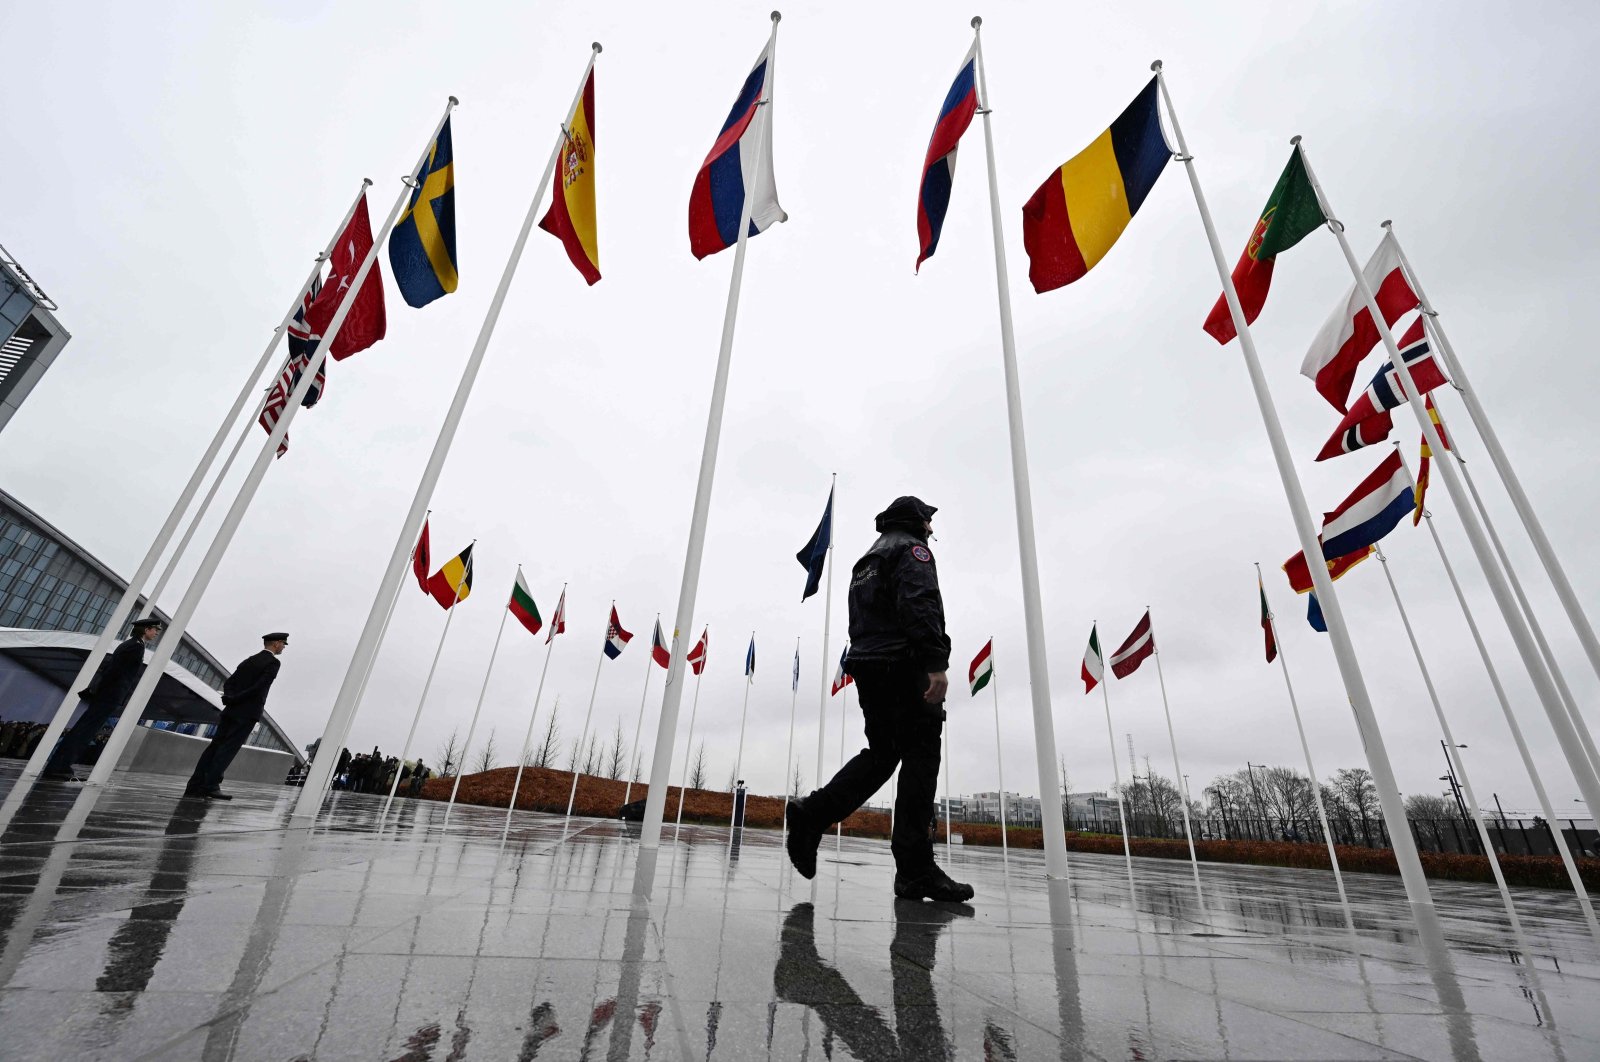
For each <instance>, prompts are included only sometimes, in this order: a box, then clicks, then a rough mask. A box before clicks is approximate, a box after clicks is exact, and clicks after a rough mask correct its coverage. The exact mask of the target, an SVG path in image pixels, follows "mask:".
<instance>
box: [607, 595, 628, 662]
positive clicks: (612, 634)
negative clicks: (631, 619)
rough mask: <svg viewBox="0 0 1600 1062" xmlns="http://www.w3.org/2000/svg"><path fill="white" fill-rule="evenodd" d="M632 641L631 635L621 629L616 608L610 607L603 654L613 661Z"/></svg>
mask: <svg viewBox="0 0 1600 1062" xmlns="http://www.w3.org/2000/svg"><path fill="white" fill-rule="evenodd" d="M631 641H633V635H632V634H630V633H629V632H628V631H625V630H623V629H622V621H621V620H620V619H618V618H617V606H616V605H612V606H611V619H610V620H608V621H607V622H606V644H605V646H604V649H605V654H606V655H607V656H609V657H610V658H611V659H613V660H615V659H616V658H617V657H619V656H621V655H622V651H623V650H624V649H626V648H627V647H628V643H629V642H631Z"/></svg>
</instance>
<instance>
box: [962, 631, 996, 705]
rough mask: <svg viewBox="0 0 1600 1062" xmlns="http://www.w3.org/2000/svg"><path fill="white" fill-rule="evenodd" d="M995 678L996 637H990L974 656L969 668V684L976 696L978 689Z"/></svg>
mask: <svg viewBox="0 0 1600 1062" xmlns="http://www.w3.org/2000/svg"><path fill="white" fill-rule="evenodd" d="M993 678H994V639H993V638H990V639H989V640H988V641H986V642H984V643H983V648H982V649H979V650H978V655H977V656H975V657H973V658H972V666H971V667H969V668H967V684H968V685H969V686H971V687H972V695H973V696H974V697H976V696H977V695H978V691H979V690H981V689H983V688H984V687H985V686H987V685H988V684H989V681H990V680H991V679H993Z"/></svg>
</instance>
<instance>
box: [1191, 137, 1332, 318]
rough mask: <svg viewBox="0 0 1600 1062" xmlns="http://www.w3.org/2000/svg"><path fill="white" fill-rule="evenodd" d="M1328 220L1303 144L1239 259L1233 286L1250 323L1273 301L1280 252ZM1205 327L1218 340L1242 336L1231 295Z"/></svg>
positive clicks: (1224, 298)
mask: <svg viewBox="0 0 1600 1062" xmlns="http://www.w3.org/2000/svg"><path fill="white" fill-rule="evenodd" d="M1326 220H1327V218H1326V217H1324V216H1323V213H1322V207H1321V205H1320V204H1319V203H1318V202H1317V193H1316V189H1314V188H1312V187H1311V178H1310V177H1308V176H1307V175H1306V163H1305V160H1304V159H1302V158H1301V157H1300V147H1299V145H1298V144H1297V145H1295V149H1294V152H1293V153H1292V154H1291V155H1290V156H1289V164H1288V165H1287V166H1285V167H1284V168H1283V173H1282V174H1281V175H1279V177H1278V183H1277V184H1276V185H1274V186H1273V189H1272V194H1271V195H1269V196H1268V197H1267V205H1266V206H1264V207H1262V208H1261V216H1260V217H1259V218H1257V219H1256V224H1255V227H1254V228H1253V229H1251V230H1250V239H1249V240H1248V241H1247V242H1246V243H1245V245H1244V254H1242V255H1240V256H1239V264H1238V265H1236V266H1234V267H1233V288H1234V291H1235V292H1237V293H1238V295H1239V308H1240V309H1241V310H1243V311H1244V320H1245V323H1246V324H1254V323H1255V320H1256V318H1257V317H1259V316H1260V315H1261V308H1262V307H1263V306H1265V305H1266V304H1267V291H1268V290H1269V289H1270V288H1271V286H1272V269H1273V266H1274V264H1275V263H1276V262H1277V259H1278V255H1280V254H1282V253H1283V252H1284V251H1287V250H1288V249H1289V248H1291V247H1293V246H1294V245H1295V244H1297V243H1299V242H1300V241H1301V240H1303V239H1305V238H1306V237H1307V236H1309V235H1311V233H1312V232H1314V231H1316V229H1317V227H1318V226H1320V225H1321V224H1322V223H1323V222H1324V221H1326ZM1204 328H1205V330H1206V333H1207V334H1208V335H1210V336H1211V338H1212V339H1215V340H1216V341H1217V342H1218V343H1228V342H1231V341H1232V340H1233V338H1234V336H1236V335H1238V332H1236V331H1235V330H1234V327H1233V314H1232V313H1230V312H1229V311H1228V297H1227V296H1226V295H1220V296H1218V297H1217V302H1216V305H1214V306H1212V307H1211V313H1210V315H1208V316H1207V317H1206V323H1205V325H1204Z"/></svg>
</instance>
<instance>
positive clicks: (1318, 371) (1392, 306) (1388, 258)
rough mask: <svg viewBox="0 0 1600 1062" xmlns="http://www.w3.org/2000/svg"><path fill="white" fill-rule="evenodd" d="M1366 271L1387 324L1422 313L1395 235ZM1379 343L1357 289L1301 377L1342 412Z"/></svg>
mask: <svg viewBox="0 0 1600 1062" xmlns="http://www.w3.org/2000/svg"><path fill="white" fill-rule="evenodd" d="M1361 272H1362V276H1363V277H1365V278H1366V282H1367V287H1368V288H1369V289H1371V291H1372V293H1373V297H1374V299H1375V300H1376V301H1377V303H1378V309H1379V310H1380V311H1382V313H1383V320H1384V323H1385V324H1391V325H1392V324H1394V323H1395V322H1396V321H1398V320H1399V319H1400V318H1401V317H1402V316H1404V315H1405V314H1406V313H1408V312H1410V311H1411V310H1414V309H1416V308H1417V306H1418V304H1419V300H1418V299H1417V296H1416V293H1415V292H1413V291H1412V290H1411V285H1409V284H1407V283H1406V277H1405V271H1404V270H1402V269H1401V268H1400V247H1399V245H1398V244H1396V243H1395V239H1394V233H1392V232H1390V233H1385V234H1384V237H1383V242H1381V243H1379V244H1378V249H1377V250H1376V251H1374V252H1373V255H1372V259H1371V260H1370V261H1369V262H1367V265H1366V268H1365V269H1363V270H1362V271H1361ZM1380 338H1381V337H1380V336H1379V334H1378V326H1377V325H1376V324H1374V323H1373V321H1372V313H1371V312H1370V311H1369V310H1368V309H1367V303H1366V300H1365V299H1363V298H1362V297H1361V292H1360V291H1358V290H1357V289H1356V286H1355V285H1354V284H1352V285H1350V290H1349V291H1348V292H1346V293H1345V297H1344V302H1343V303H1341V304H1340V305H1339V307H1338V308H1337V309H1336V310H1334V311H1333V315H1332V316H1330V317H1329V318H1328V320H1327V321H1326V322H1324V324H1323V326H1322V330H1321V331H1320V332H1318V333H1317V338H1316V339H1314V340H1313V341H1312V343H1311V349H1310V350H1309V351H1307V352H1306V357H1305V361H1303V362H1302V363H1301V365H1300V374H1301V375H1302V376H1305V377H1308V378H1309V379H1311V380H1312V381H1314V382H1315V383H1316V385H1317V393H1318V394H1320V395H1321V396H1322V397H1323V398H1326V399H1327V400H1328V402H1329V403H1330V404H1331V405H1332V406H1333V408H1335V409H1337V410H1338V411H1339V412H1341V413H1343V412H1345V411H1346V408H1347V407H1346V405H1345V403H1346V402H1347V401H1348V400H1349V398H1350V387H1351V385H1352V384H1353V383H1355V378H1356V369H1357V368H1359V367H1360V365H1361V360H1362V359H1363V358H1365V357H1366V356H1367V354H1368V352H1370V351H1371V350H1372V348H1373V347H1374V346H1376V345H1377V342H1378V340H1379V339H1380Z"/></svg>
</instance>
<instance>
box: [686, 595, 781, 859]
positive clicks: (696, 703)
mask: <svg viewBox="0 0 1600 1062" xmlns="http://www.w3.org/2000/svg"><path fill="white" fill-rule="evenodd" d="M710 631H711V628H710V627H709V626H708V627H707V628H706V635H707V637H706V650H705V655H706V656H707V657H710V656H711V639H710V636H709V635H710ZM705 670H706V665H705V664H704V663H702V664H701V665H700V670H699V671H698V672H696V673H695V676H694V700H693V701H692V702H691V703H690V705H689V739H688V741H687V743H685V745H684V746H683V779H682V780H681V781H680V782H679V783H678V821H677V823H676V824H675V825H674V827H673V829H674V830H679V829H682V828H683V798H684V797H685V796H686V795H687V794H688V791H689V757H690V756H693V755H694V718H695V716H696V715H698V714H699V712H700V679H701V678H702V677H703V676H704V674H705ZM785 806H787V805H785ZM663 814H665V810H664V809H663Z"/></svg>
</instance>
